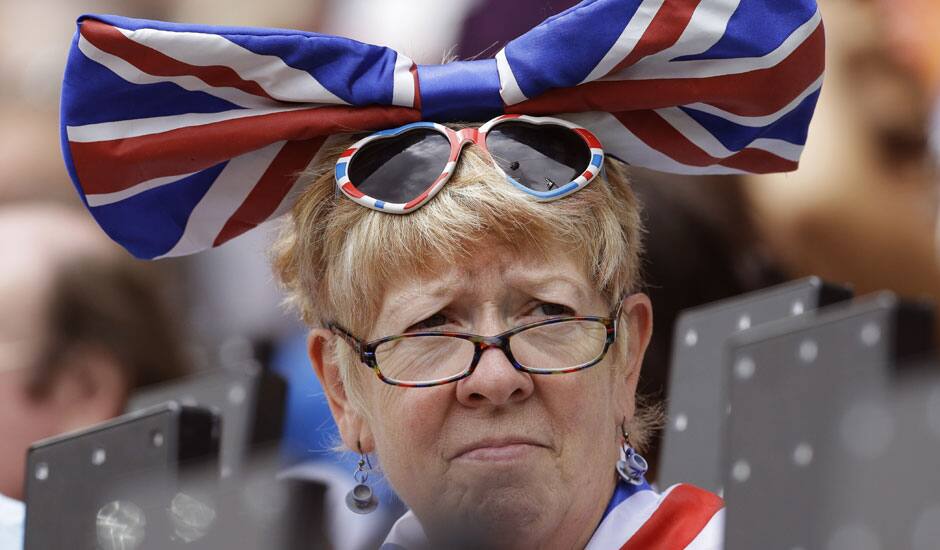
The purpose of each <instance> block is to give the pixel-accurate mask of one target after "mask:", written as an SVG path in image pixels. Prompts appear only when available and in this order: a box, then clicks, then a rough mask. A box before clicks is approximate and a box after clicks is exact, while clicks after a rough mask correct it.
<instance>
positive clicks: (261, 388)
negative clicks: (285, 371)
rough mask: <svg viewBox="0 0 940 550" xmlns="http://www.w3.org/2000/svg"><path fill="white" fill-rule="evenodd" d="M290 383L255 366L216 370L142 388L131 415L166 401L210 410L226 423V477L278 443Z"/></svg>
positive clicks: (224, 459) (131, 404) (131, 407)
mask: <svg viewBox="0 0 940 550" xmlns="http://www.w3.org/2000/svg"><path fill="white" fill-rule="evenodd" d="M285 392H286V383H285V382H284V380H283V379H282V378H281V377H280V376H279V375H277V374H275V373H273V372H269V371H265V370H263V369H262V368H261V367H260V365H257V364H256V363H251V364H248V365H247V366H243V367H242V368H227V367H226V368H218V369H215V370H212V371H209V372H206V373H203V374H197V375H193V376H189V377H186V378H182V379H180V380H176V381H173V382H168V383H165V384H160V385H156V386H150V387H147V388H144V389H143V390H141V391H140V392H138V393H136V394H134V395H133V396H132V397H131V399H130V401H129V403H128V406H127V410H128V412H130V411H136V410H139V409H142V408H147V407H152V406H154V405H157V404H159V403H164V402H167V401H176V402H179V403H181V404H184V405H198V406H201V407H209V408H211V409H212V410H214V411H216V412H218V414H219V415H220V416H221V417H222V458H221V460H222V473H223V477H228V476H229V475H230V474H231V473H234V472H236V471H238V469H239V468H240V467H241V466H242V463H243V462H244V461H245V459H246V457H247V455H248V453H249V452H250V451H251V450H252V449H253V448H254V447H258V446H259V445H263V444H269V443H275V444H276V443H277V441H278V440H279V439H280V435H281V430H282V423H283V416H284V406H285V398H286V397H285V395H286V394H285Z"/></svg>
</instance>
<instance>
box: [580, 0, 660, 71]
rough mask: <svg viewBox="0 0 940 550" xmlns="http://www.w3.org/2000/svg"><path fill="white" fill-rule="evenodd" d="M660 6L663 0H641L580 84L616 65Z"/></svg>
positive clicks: (633, 44) (635, 41)
mask: <svg viewBox="0 0 940 550" xmlns="http://www.w3.org/2000/svg"><path fill="white" fill-rule="evenodd" d="M662 6H663V0H643V3H642V4H640V7H639V8H638V9H637V10H636V13H635V14H634V15H633V18H632V19H630V21H629V22H628V23H627V26H626V27H624V29H623V32H622V33H620V37H619V38H617V41H616V42H614V45H613V46H611V48H610V49H609V50H607V53H606V54H604V58H603V59H601V61H600V63H598V64H597V66H595V67H594V69H593V70H592V71H591V73H590V74H588V75H587V77H586V78H585V79H584V80H582V81H581V84H584V83H585V82H591V81H592V80H596V79H598V78H600V77H602V76H604V75H606V74H607V73H609V72H610V71H612V70H613V69H614V67H616V66H617V63H620V62H621V61H623V60H624V59H626V57H627V56H628V55H630V53H631V52H632V51H633V49H634V48H635V47H636V45H637V43H638V42H639V41H640V39H641V38H643V34H644V33H645V32H646V29H647V28H649V26H650V23H651V22H652V21H653V18H654V17H656V14H657V13H659V9H660V8H662Z"/></svg>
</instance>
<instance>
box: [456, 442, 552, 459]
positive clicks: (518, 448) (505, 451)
mask: <svg viewBox="0 0 940 550" xmlns="http://www.w3.org/2000/svg"><path fill="white" fill-rule="evenodd" d="M535 448H545V449H547V448H548V446H547V445H545V444H544V443H542V442H540V441H538V440H536V439H533V438H531V437H525V436H513V437H496V438H485V439H481V440H478V441H474V442H472V443H469V444H466V445H463V446H461V447H460V448H459V449H458V450H457V452H456V453H454V455H453V456H452V457H451V460H458V459H465V460H497V461H498V460H512V459H515V458H518V457H521V456H522V455H524V454H526V453H528V452H531V451H532V450H534V449H535Z"/></svg>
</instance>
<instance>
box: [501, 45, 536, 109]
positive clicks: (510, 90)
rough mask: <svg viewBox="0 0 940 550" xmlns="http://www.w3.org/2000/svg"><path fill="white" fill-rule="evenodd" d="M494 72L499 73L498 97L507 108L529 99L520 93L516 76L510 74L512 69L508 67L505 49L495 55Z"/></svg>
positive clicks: (520, 89)
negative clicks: (500, 97)
mask: <svg viewBox="0 0 940 550" xmlns="http://www.w3.org/2000/svg"><path fill="white" fill-rule="evenodd" d="M496 70H497V71H498V72H499V95H500V96H502V98H503V103H505V104H506V105H507V106H508V105H515V104H516V103H522V102H523V101H525V100H527V99H529V98H527V97H526V95H525V94H524V93H522V88H520V87H519V83H518V82H516V75H514V74H513V73H512V67H510V66H509V60H508V59H507V58H506V49H505V48H503V49H502V50H499V52H498V53H497V54H496Z"/></svg>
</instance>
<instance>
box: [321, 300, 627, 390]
mask: <svg viewBox="0 0 940 550" xmlns="http://www.w3.org/2000/svg"><path fill="white" fill-rule="evenodd" d="M619 316H620V307H619V306H618V307H617V309H616V310H615V311H614V312H613V313H612V314H611V316H610V317H590V316H588V317H555V318H551V319H546V320H544V321H537V322H535V323H530V324H526V325H520V326H518V327H515V328H513V329H510V330H507V331H506V332H503V333H501V334H497V335H495V336H480V335H478V334H467V333H462V332H447V331H440V332H438V331H432V332H409V333H406V334H399V335H396V336H386V337H384V338H379V339H377V340H372V341H371V342H362V341H361V340H359V339H358V338H356V337H355V336H353V335H352V334H351V333H350V332H349V331H348V330H346V329H344V328H343V327H342V326H340V325H339V324H337V323H328V324H327V327H328V328H329V329H330V330H331V331H333V333H334V334H337V335H339V336H340V337H342V338H343V339H344V340H345V341H346V342H348V343H349V345H350V346H352V348H353V350H355V351H356V353H358V354H359V359H360V360H361V361H362V363H363V364H364V365H366V366H367V367H369V368H371V369H372V370H374V371H375V374H376V375H378V377H379V379H380V380H382V381H383V382H385V383H386V384H391V385H393V386H405V387H409V388H426V387H430V386H439V385H441V384H448V383H450V382H456V381H457V380H460V379H461V378H466V377H468V376H470V375H471V374H473V371H474V369H476V367H477V364H478V363H479V362H480V357H482V356H483V352H484V351H486V350H488V349H490V348H498V349H500V350H502V351H503V353H504V354H505V355H506V358H507V359H508V360H509V362H510V363H511V364H512V366H513V367H514V368H515V369H516V370H519V371H522V372H527V373H530V374H562V373H568V372H576V371H579V370H583V369H586V368H588V367H591V366H594V365H596V364H597V363H599V362H600V361H601V360H602V359H603V358H604V356H605V355H606V354H607V350H608V349H610V345H611V344H612V343H613V342H614V340H615V339H616V337H617V319H618V318H619Z"/></svg>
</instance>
